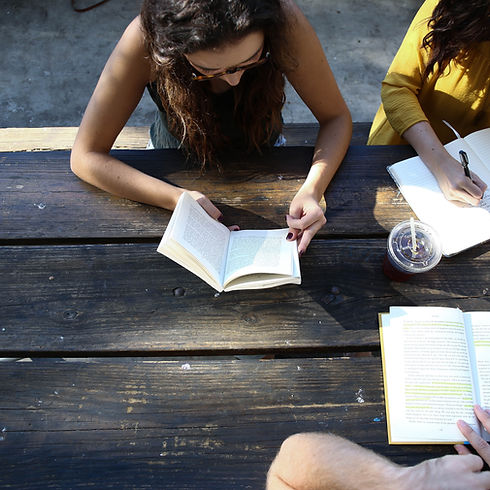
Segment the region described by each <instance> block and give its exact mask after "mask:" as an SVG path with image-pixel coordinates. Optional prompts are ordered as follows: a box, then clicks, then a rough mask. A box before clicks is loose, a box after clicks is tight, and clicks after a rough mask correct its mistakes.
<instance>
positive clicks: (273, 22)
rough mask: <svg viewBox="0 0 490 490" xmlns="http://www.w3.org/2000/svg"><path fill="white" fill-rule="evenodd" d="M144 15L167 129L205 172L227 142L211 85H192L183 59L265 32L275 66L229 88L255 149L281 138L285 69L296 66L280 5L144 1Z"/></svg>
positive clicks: (271, 0) (239, 0) (236, 0)
mask: <svg viewBox="0 0 490 490" xmlns="http://www.w3.org/2000/svg"><path fill="white" fill-rule="evenodd" d="M140 16H141V22H142V28H143V32H144V36H145V43H146V48H147V50H148V53H149V56H150V61H151V64H152V70H153V75H154V78H155V81H156V87H157V90H158V94H159V97H160V99H161V102H162V106H163V109H164V110H165V112H166V113H167V120H168V126H169V130H170V131H171V132H172V133H173V134H174V135H176V137H177V138H178V139H179V140H180V141H181V143H182V147H183V148H184V149H185V150H186V152H187V155H188V156H193V157H194V158H195V159H196V160H197V161H199V162H200V163H201V165H202V168H204V166H205V165H206V164H207V163H211V162H212V163H217V160H218V156H217V155H218V154H219V151H220V150H221V149H223V148H224V147H225V145H226V143H227V141H226V138H225V137H224V136H223V135H222V132H221V130H220V127H219V124H217V122H216V121H215V117H214V115H215V113H214V109H213V99H212V97H210V94H209V92H208V91H207V90H206V87H205V85H206V83H205V82H204V83H202V82H201V83H200V82H196V81H193V80H192V67H191V66H190V64H189V63H188V61H187V59H186V58H185V56H184V55H185V54H190V53H193V52H196V51H199V50H208V49H212V48H215V47H219V46H222V45H224V44H227V43H232V42H235V41H237V40H239V39H241V38H243V37H244V36H246V35H247V34H250V33H252V32H256V31H262V32H263V33H264V38H265V47H266V49H267V51H269V52H270V56H271V61H272V62H269V63H265V64H263V65H262V66H260V67H257V68H254V69H253V70H249V71H247V72H244V74H243V76H242V79H241V81H240V83H239V84H238V85H237V86H236V87H233V89H231V90H233V92H234V118H235V122H236V124H237V125H238V126H239V128H240V129H241V130H242V132H243V134H244V135H245V138H246V141H247V149H248V150H250V151H252V150H258V151H260V149H261V148H262V147H264V146H266V145H267V144H268V142H269V141H270V139H271V137H272V135H273V134H276V133H277V134H279V132H280V131H281V128H282V119H281V109H282V107H283V105H284V102H285V95H284V83H285V81H284V71H285V70H287V69H288V68H290V67H292V66H293V65H294V60H292V59H291V57H290V55H289V53H288V48H287V22H286V19H285V15H284V11H283V9H282V6H281V2H280V0H144V1H143V5H142V8H141V13H140Z"/></svg>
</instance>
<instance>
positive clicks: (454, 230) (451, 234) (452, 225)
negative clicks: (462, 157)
mask: <svg viewBox="0 0 490 490" xmlns="http://www.w3.org/2000/svg"><path fill="white" fill-rule="evenodd" d="M453 131H454V129H453ZM455 134H456V136H457V138H456V139H455V140H453V141H451V142H450V143H448V144H446V145H444V147H445V148H446V150H447V151H448V153H449V154H450V155H451V156H452V157H454V158H455V159H456V160H459V150H464V151H465V152H466V153H467V155H468V159H469V168H470V170H471V171H472V172H475V173H476V174H477V175H478V176H479V177H480V178H481V179H482V180H483V181H484V182H485V183H486V184H487V185H488V187H489V189H487V191H486V192H485V195H484V196H483V198H482V200H481V202H480V205H479V206H478V207H466V208H463V207H458V206H457V205H456V204H454V203H452V202H450V201H448V200H447V199H446V198H445V197H444V194H443V193H442V191H441V189H440V188H439V185H438V183H437V180H436V179H435V177H434V176H433V175H432V173H431V172H430V170H429V169H428V168H427V167H426V166H425V164H424V162H423V161H422V160H421V159H420V157H418V156H416V157H412V158H408V159H407V160H403V161H401V162H397V163H394V164H393V165H390V166H389V167H388V172H389V173H390V175H391V176H392V177H393V180H394V181H395V182H396V184H397V185H398V188H399V189H400V191H401V193H402V194H403V197H404V198H405V199H406V200H407V202H408V204H409V205H410V207H411V208H412V210H413V212H414V213H415V214H416V215H417V217H418V219H419V220H420V221H423V222H425V223H427V224H428V225H430V226H432V228H434V229H435V230H436V231H437V233H438V234H439V236H440V238H441V241H442V253H443V255H445V256H446V257H447V256H450V255H454V254H455V253H458V252H461V251H462V250H465V249H467V248H469V247H472V246H474V245H477V244H479V243H481V242H484V241H486V240H489V239H490V128H486V129H482V130H480V131H475V132H474V133H472V134H469V135H468V136H465V137H464V138H461V137H459V135H458V134H457V133H456V132H455Z"/></svg>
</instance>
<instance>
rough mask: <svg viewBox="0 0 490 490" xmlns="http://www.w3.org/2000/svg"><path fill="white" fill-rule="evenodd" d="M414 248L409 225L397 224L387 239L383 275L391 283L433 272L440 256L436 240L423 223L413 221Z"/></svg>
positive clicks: (439, 247) (438, 240)
mask: <svg viewBox="0 0 490 490" xmlns="http://www.w3.org/2000/svg"><path fill="white" fill-rule="evenodd" d="M413 226H414V228H415V242H416V243H415V247H413V246H412V229H411V223H410V221H402V222H401V223H398V224H397V225H396V226H395V227H394V228H393V229H392V230H391V233H390V235H389V237H388V243H387V248H386V254H385V258H384V261H383V272H384V273H385V275H386V276H387V277H389V278H390V279H392V280H393V281H406V280H407V279H409V278H410V277H412V276H413V275H415V274H420V273H422V272H427V271H428V270H430V269H432V268H434V267H435V266H436V265H437V264H438V263H439V261H440V260H441V256H442V246H441V240H440V239H439V236H438V235H437V233H436V232H435V231H434V229H433V228H431V227H430V226H429V225H427V224H426V223H422V222H421V221H415V220H414V221H413Z"/></svg>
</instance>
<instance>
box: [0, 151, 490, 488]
mask: <svg viewBox="0 0 490 490" xmlns="http://www.w3.org/2000/svg"><path fill="white" fill-rule="evenodd" d="M411 154H413V152H412V150H411V149H409V148H407V147H365V146H351V148H350V149H349V152H348V153H347V155H346V158H345V160H344V162H343V164H342V166H341V168H340V169H339V172H338V173H337V175H336V176H335V179H334V181H333V182H332V184H331V185H330V186H329V189H328V190H327V192H326V194H325V199H326V202H327V218H328V223H327V225H326V226H325V228H324V229H323V230H321V232H320V233H318V235H317V236H316V237H315V239H314V240H313V242H312V244H311V246H310V248H309V249H308V252H307V253H306V254H305V255H304V256H303V257H302V259H301V269H302V276H303V283H302V284H301V285H300V286H293V285H289V286H284V287H280V288H273V289H269V290H263V291H238V292H233V293H222V294H218V293H216V292H215V291H214V290H212V289H211V288H210V287H209V286H207V285H206V284H205V283H204V282H203V281H201V280H200V279H198V278H197V277H195V276H194V275H193V274H191V273H190V272H188V271H186V270H184V269H182V268H181V267H179V266H178V265H177V264H175V263H173V262H172V261H170V260H168V259H166V258H165V257H163V256H161V255H159V254H158V253H156V251H155V249H156V246H157V243H158V241H159V239H160V237H161V235H162V233H163V231H164V229H165V227H166V225H167V223H168V219H169V217H170V213H169V212H168V211H165V210H161V209H157V208H154V207H151V206H145V205H142V204H138V203H134V202H131V201H128V200H125V199H119V198H116V197H113V196H110V195H109V194H107V193H104V192H102V191H100V190H98V189H95V188H93V187H92V186H90V185H88V184H85V183H83V182H81V181H80V180H78V179H77V178H76V177H75V176H74V175H73V174H72V173H71V171H70V167H69V152H68V151H52V152H32V151H31V152H27V151H23V152H4V153H0V188H1V189H2V190H3V195H2V201H1V202H2V206H1V208H0V219H1V221H2V226H1V227H0V274H1V275H2V282H1V284H0V295H1V297H2V302H1V303H0V318H1V319H2V320H1V325H0V339H1V342H0V356H2V357H15V358H23V359H28V361H19V362H3V363H0V386H2V397H1V398H0V431H1V432H0V439H1V440H0V458H1V459H2V463H3V465H2V479H1V481H2V484H3V485H5V486H9V487H11V488H19V489H20V488H22V489H24V488H29V487H36V486H37V487H38V488H39V487H50V486H55V487H56V486H58V487H61V488H73V487H77V488H85V487H95V488H99V487H111V486H118V487H120V488H135V487H138V488H141V487H143V488H144V487H145V486H147V487H151V488H176V489H177V488H178V489H181V488H196V489H203V488H213V489H220V488H226V489H229V488H263V486H264V482H265V475H266V471H267V468H268V466H269V465H270V463H271V461H272V459H273V457H274V455H275V453H276V452H277V450H278V448H279V446H280V443H281V442H282V441H283V440H284V439H285V438H286V437H287V436H289V435H290V434H293V433H295V432H300V431H333V432H335V433H337V434H339V435H342V436H345V437H348V438H350V439H352V440H354V441H357V442H359V443H360V444H362V445H364V446H365V447H368V448H371V449H374V450H376V451H378V452H380V453H381V454H384V455H385V456H388V457H390V458H392V459H393V460H394V461H396V462H398V463H401V464H414V463H417V462H419V461H422V460H423V459H426V458H427V457H431V456H437V455H442V454H448V453H452V452H453V450H452V448H451V447H450V446H389V445H388V444H387V436H386V418H385V410H384V395H383V378H382V370H381V360H380V347H379V335H378V323H377V314H378V312H380V311H385V310H387V309H388V308H389V306H390V305H424V304H428V305H445V306H459V307H461V308H462V309H464V310H488V309H489V298H488V295H487V294H486V293H485V285H486V286H488V280H489V277H490V252H489V251H488V246H485V245H481V246H479V247H475V248H474V249H471V250H469V251H466V252H464V253H462V254H459V255H458V256H456V257H454V258H451V259H444V260H443V261H442V262H441V264H440V265H439V266H438V267H437V268H436V269H434V270H433V271H430V272H428V273H426V274H424V275H422V276H421V277H419V278H414V279H413V280H411V281H409V282H407V283H393V282H390V281H389V280H388V279H387V278H386V277H384V276H383V274H382V272H381V263H382V259H383V255H384V251H385V242H386V237H387V234H388V231H389V230H390V229H391V227H392V226H393V225H394V224H395V223H397V222H398V221H401V220H403V219H406V218H408V217H409V216H411V211H410V209H409V207H408V206H407V204H406V203H405V202H404V200H403V198H402V197H401V196H400V194H399V192H398V191H397V189H396V187H395V186H394V184H393V182H392V180H391V178H390V177H389V175H388V174H387V172H386V166H387V165H388V164H390V163H393V162H395V161H397V160H400V159H402V158H406V157H408V156H410V155H411ZM114 155H116V156H117V157H118V158H120V159H121V160H123V161H125V162H127V163H128V164H130V165H132V166H134V167H137V168H140V169H142V170H143V171H145V172H147V173H149V174H152V175H155V176H157V177H159V178H162V179H166V180H168V181H171V182H173V183H174V184H176V185H181V186H184V187H188V188H198V189H201V190H203V191H204V192H205V193H206V194H207V195H208V196H209V197H210V198H211V199H212V200H213V201H214V202H216V204H217V205H218V207H219V208H220V209H222V211H223V212H224V215H225V221H226V222H228V223H238V224H240V225H241V226H242V228H253V227H260V228H276V227H280V226H284V214H285V213H286V211H287V207H288V203H289V201H290V199H291V197H292V196H293V195H294V192H295V191H296V189H297V188H298V187H299V186H300V185H301V182H302V179H303V178H304V175H305V173H306V171H307V169H308V162H309V161H310V160H311V155H312V147H311V146H301V147H286V148H274V149H273V150H272V151H271V152H270V153H268V154H267V155H264V156H262V157H248V158H245V157H243V156H242V155H233V154H230V155H229V158H228V161H227V162H226V165H225V171H224V172H223V173H222V174H219V173H217V172H215V171H213V170H210V171H208V172H206V173H205V174H204V175H200V174H199V172H198V171H196V170H192V169H187V168H186V167H185V165H184V162H183V159H182V155H181V154H180V153H179V152H178V151H176V150H160V151H147V150H114ZM163 162H164V164H163ZM178 288H182V290H183V291H182V290H181V289H179V294H177V289H178ZM182 292H183V294H181V293H182ZM247 355H253V356H255V357H246V356H247ZM359 356H364V357H359ZM256 357H259V359H258V358H256ZM260 357H263V358H262V359H260ZM27 469H28V470H27Z"/></svg>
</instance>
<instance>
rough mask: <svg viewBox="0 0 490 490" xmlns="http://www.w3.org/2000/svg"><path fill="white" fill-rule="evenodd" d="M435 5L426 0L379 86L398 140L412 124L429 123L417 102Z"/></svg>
mask: <svg viewBox="0 0 490 490" xmlns="http://www.w3.org/2000/svg"><path fill="white" fill-rule="evenodd" d="M437 3H438V0H426V1H425V2H424V4H423V5H422V6H421V7H420V9H419V11H418V12H417V14H416V15H415V17H414V19H413V20H412V23H411V24H410V27H409V28H408V31H407V33H406V35H405V38H404V39H403V42H402V44H401V46H400V48H399V50H398V52H397V54H396V56H395V58H394V59H393V62H392V63H391V66H390V68H389V70H388V73H387V75H386V77H385V79H384V80H383V82H382V84H381V100H382V102H383V107H384V111H385V113H386V117H387V119H388V121H389V123H390V125H391V126H392V127H393V129H394V130H395V131H396V132H397V133H398V134H399V135H400V136H401V135H402V134H403V133H404V132H405V131H406V130H407V129H408V128H410V127H411V126H413V125H414V124H416V123H418V122H420V121H427V120H428V119H427V116H426V115H425V113H424V111H423V110H422V108H421V106H420V103H419V100H418V95H419V93H420V90H421V87H422V73H423V72H424V70H425V67H426V65H427V62H428V55H427V52H426V50H425V49H424V48H422V47H421V46H422V40H423V38H424V36H425V35H426V34H427V32H428V27H427V22H428V20H429V18H430V17H431V15H432V12H433V10H434V7H435V6H436V5H437Z"/></svg>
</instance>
